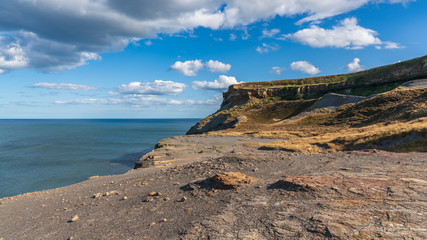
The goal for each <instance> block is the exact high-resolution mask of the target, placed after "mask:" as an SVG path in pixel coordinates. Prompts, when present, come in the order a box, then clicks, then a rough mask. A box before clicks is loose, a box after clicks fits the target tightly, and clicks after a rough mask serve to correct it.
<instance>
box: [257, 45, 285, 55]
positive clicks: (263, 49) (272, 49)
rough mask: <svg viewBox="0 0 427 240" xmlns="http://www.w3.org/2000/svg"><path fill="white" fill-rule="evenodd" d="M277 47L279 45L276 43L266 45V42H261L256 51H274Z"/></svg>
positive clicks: (261, 52)
mask: <svg viewBox="0 0 427 240" xmlns="http://www.w3.org/2000/svg"><path fill="white" fill-rule="evenodd" d="M279 49H280V47H279V45H277V44H275V45H274V46H273V45H268V44H266V43H263V44H262V47H257V48H256V51H257V52H259V53H260V54H263V53H269V52H274V51H277V50H279Z"/></svg>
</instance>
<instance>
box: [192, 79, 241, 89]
mask: <svg viewBox="0 0 427 240" xmlns="http://www.w3.org/2000/svg"><path fill="white" fill-rule="evenodd" d="M238 83H242V82H237V80H236V78H235V77H231V76H225V75H220V76H219V77H218V79H215V81H213V82H208V81H194V82H193V88H194V89H204V90H218V91H223V90H227V88H228V87H229V86H230V85H233V84H238Z"/></svg>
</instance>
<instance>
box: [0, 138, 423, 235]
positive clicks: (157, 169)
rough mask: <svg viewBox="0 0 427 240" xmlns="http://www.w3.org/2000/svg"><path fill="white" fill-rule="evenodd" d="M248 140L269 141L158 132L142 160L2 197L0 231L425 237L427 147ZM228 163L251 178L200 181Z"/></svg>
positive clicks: (67, 233)
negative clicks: (292, 146)
mask: <svg viewBox="0 0 427 240" xmlns="http://www.w3.org/2000/svg"><path fill="white" fill-rule="evenodd" d="M257 141H270V140H264V139H249V138H238V137H216V136H186V137H176V138H171V139H166V140H164V141H161V142H160V145H162V147H161V148H159V149H156V150H155V151H153V152H151V153H150V154H148V155H146V156H145V158H144V159H146V160H148V162H149V163H148V164H147V166H151V167H150V168H142V169H137V170H132V171H130V172H128V173H126V174H123V175H117V176H106V177H98V178H94V179H91V180H88V181H85V182H82V183H79V184H75V185H71V186H67V187H63V188H59V189H53V190H48V191H42V192H35V193H29V194H23V195H19V196H15V197H10V198H3V199H1V200H0V239H2V238H3V239H4V240H9V239H70V238H72V239H288V238H291V239H295V238H296V239H298V238H307V239H325V238H335V239H351V238H353V239H356V238H357V239H378V238H388V239H390V238H395V239H404V238H403V237H402V236H404V237H405V238H407V239H411V238H413V239H426V238H427V226H426V224H425V223H426V222H427V217H426V214H427V196H426V192H427V169H426V166H427V154H426V153H408V154H397V153H389V152H383V151H365V152H359V151H354V152H345V153H335V154H317V155H309V154H305V155H302V154H296V153H289V152H283V151H276V150H275V151H262V150H258V149H256V148H253V147H250V146H248V145H247V144H245V143H248V142H257ZM149 156H153V157H149ZM143 165H144V164H143ZM230 171H231V172H242V173H245V174H246V175H248V176H252V177H255V178H258V179H259V180H257V181H254V182H251V183H248V184H246V183H241V184H238V185H240V186H232V187H230V189H223V188H220V187H218V185H215V184H213V182H212V180H209V178H211V177H212V176H214V175H215V174H217V173H220V172H230ZM149 195H152V196H149ZM76 216H77V217H76ZM73 217H74V219H73ZM72 220H73V221H72Z"/></svg>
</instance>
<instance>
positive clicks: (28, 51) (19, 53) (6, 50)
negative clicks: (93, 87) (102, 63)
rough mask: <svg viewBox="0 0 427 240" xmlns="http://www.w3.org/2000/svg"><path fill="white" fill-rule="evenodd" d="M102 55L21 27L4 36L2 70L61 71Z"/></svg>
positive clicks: (0, 47)
mask: <svg viewBox="0 0 427 240" xmlns="http://www.w3.org/2000/svg"><path fill="white" fill-rule="evenodd" d="M99 59H101V57H100V56H99V55H98V54H97V53H95V52H89V51H83V50H81V49H79V47H78V46H76V45H73V44H68V43H58V42H56V41H52V40H46V39H41V38H39V37H38V36H37V35H36V34H34V33H31V32H24V31H19V32H16V33H14V35H3V36H0V71H3V72H8V71H11V70H16V69H22V68H35V69H37V70H40V71H43V72H52V71H53V72H57V71H64V70H69V69H73V68H75V67H78V66H81V65H85V64H87V62H88V61H90V60H99Z"/></svg>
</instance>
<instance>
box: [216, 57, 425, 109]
mask: <svg viewBox="0 0 427 240" xmlns="http://www.w3.org/2000/svg"><path fill="white" fill-rule="evenodd" d="M426 77H427V56H424V57H421V58H416V59H412V60H409V61H405V62H400V63H395V64H392V65H388V66H383V67H378V68H373V69H370V70H366V71H361V72H357V73H350V74H342V75H332V76H326V77H315V78H306V79H292V80H279V81H272V82H255V83H243V84H236V85H232V86H230V87H229V89H228V91H227V92H225V93H224V94H223V99H224V100H223V103H222V105H221V110H223V109H227V108H230V107H232V106H235V105H240V104H244V103H246V102H247V101H248V100H249V99H250V98H269V97H280V98H281V99H286V100H296V99H301V98H304V99H309V98H318V97H321V96H323V95H324V94H326V93H328V92H334V91H343V92H345V93H347V94H355V93H356V94H355V95H357V92H358V91H359V90H361V89H364V88H375V87H377V88H378V87H379V88H381V87H385V88H387V87H388V86H393V85H399V83H403V82H406V81H408V80H413V79H419V78H426ZM322 82H324V83H322Z"/></svg>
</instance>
